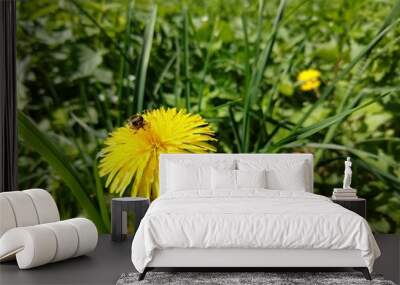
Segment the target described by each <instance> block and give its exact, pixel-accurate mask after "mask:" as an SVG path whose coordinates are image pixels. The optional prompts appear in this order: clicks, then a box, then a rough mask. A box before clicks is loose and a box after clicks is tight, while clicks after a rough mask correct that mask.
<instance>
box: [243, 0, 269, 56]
mask: <svg viewBox="0 0 400 285" xmlns="http://www.w3.org/2000/svg"><path fill="white" fill-rule="evenodd" d="M264 10H265V1H264V0H260V1H258V18H257V32H256V52H255V58H256V59H257V60H258V57H259V56H260V45H261V34H262V30H263V22H264ZM246 32H247V28H246Z"/></svg>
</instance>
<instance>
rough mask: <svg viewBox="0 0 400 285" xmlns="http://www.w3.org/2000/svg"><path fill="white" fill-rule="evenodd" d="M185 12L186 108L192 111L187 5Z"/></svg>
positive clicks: (184, 67)
mask: <svg viewBox="0 0 400 285" xmlns="http://www.w3.org/2000/svg"><path fill="white" fill-rule="evenodd" d="M182 14H183V33H182V37H183V38H182V44H183V72H184V82H185V85H184V88H185V100H186V109H187V110H188V112H190V70H189V68H190V66H189V56H190V55H189V10H188V8H187V7H186V6H185V7H184V8H183V10H182Z"/></svg>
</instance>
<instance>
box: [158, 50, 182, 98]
mask: <svg viewBox="0 0 400 285" xmlns="http://www.w3.org/2000/svg"><path fill="white" fill-rule="evenodd" d="M176 58H177V54H176V53H175V54H174V56H173V57H171V59H170V60H169V61H168V62H167V64H166V65H165V67H164V68H163V70H162V72H161V74H160V76H159V77H158V80H157V82H156V84H155V86H154V90H153V97H154V98H156V97H157V95H158V91H159V90H160V87H161V84H162V83H163V81H164V78H165V76H166V75H167V73H168V71H169V70H170V68H171V66H172V65H173V64H174V62H175V60H176Z"/></svg>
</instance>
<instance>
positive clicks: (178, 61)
mask: <svg viewBox="0 0 400 285" xmlns="http://www.w3.org/2000/svg"><path fill="white" fill-rule="evenodd" d="M175 46H176V63H175V84H174V95H175V107H179V99H180V97H181V52H180V50H181V48H180V45H179V40H178V38H175Z"/></svg>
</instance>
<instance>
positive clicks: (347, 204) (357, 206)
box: [331, 198, 367, 219]
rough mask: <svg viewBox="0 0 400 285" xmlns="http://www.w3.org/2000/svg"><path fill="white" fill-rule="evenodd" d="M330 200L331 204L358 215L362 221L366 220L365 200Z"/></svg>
mask: <svg viewBox="0 0 400 285" xmlns="http://www.w3.org/2000/svg"><path fill="white" fill-rule="evenodd" d="M331 200H332V202H334V203H336V204H339V205H340V206H342V207H344V208H346V209H348V210H350V211H353V212H354V213H357V214H359V215H360V216H361V217H363V218H364V219H366V218H367V200H365V199H363V198H354V199H348V200H336V199H332V198H331Z"/></svg>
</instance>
